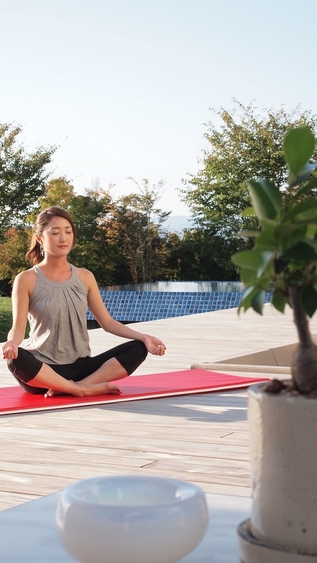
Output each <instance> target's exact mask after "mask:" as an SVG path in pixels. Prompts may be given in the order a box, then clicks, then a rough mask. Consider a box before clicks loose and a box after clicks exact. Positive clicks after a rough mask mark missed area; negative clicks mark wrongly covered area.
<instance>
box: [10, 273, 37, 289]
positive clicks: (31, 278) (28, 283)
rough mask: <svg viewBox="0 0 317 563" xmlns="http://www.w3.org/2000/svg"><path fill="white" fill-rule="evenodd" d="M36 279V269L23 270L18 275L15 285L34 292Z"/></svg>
mask: <svg viewBox="0 0 317 563" xmlns="http://www.w3.org/2000/svg"><path fill="white" fill-rule="evenodd" d="M36 279H37V276H36V273H35V270H34V268H30V269H29V270H23V272H20V273H19V274H17V276H16V278H15V280H14V284H15V285H16V286H19V285H22V287H24V288H25V289H28V290H29V289H31V290H32V289H33V287H34V285H35V283H36Z"/></svg>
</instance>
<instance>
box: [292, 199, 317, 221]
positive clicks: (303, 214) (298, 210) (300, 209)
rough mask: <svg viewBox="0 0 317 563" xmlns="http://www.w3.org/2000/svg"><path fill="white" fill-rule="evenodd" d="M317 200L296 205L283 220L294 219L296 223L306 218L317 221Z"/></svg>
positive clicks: (308, 200) (309, 200)
mask: <svg viewBox="0 0 317 563" xmlns="http://www.w3.org/2000/svg"><path fill="white" fill-rule="evenodd" d="M316 210H317V199H316V198H314V199H313V198H311V199H306V200H305V201H302V202H301V203H297V205H294V207H292V208H291V209H290V211H289V212H288V213H286V214H285V220H287V221H288V220H292V219H296V220H297V221H305V220H307V219H308V218H310V217H312V218H315V219H316V221H317V211H316Z"/></svg>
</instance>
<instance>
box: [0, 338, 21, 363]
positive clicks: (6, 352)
mask: <svg viewBox="0 0 317 563" xmlns="http://www.w3.org/2000/svg"><path fill="white" fill-rule="evenodd" d="M2 357H3V359H4V360H15V359H16V358H17V357H18V346H17V344H16V342H14V340H8V341H7V342H5V343H4V344H3V346H2Z"/></svg>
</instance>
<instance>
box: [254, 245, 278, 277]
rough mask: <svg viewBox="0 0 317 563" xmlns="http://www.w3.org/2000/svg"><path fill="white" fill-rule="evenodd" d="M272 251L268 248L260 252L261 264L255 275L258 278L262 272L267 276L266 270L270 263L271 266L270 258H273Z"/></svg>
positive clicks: (268, 268)
mask: <svg viewBox="0 0 317 563" xmlns="http://www.w3.org/2000/svg"><path fill="white" fill-rule="evenodd" d="M273 255H274V253H273V252H272V251H270V250H266V251H265V252H262V264H261V265H260V266H259V268H258V271H257V277H258V279H260V278H261V277H262V276H263V274H266V276H265V277H267V273H268V271H270V267H269V266H270V265H271V266H272V258H273Z"/></svg>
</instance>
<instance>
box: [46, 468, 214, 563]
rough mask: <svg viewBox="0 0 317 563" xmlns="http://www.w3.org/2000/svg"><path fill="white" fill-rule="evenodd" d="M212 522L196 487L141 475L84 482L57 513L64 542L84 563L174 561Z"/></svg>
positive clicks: (61, 501)
mask: <svg viewBox="0 0 317 563" xmlns="http://www.w3.org/2000/svg"><path fill="white" fill-rule="evenodd" d="M208 520H209V515H208V507H207V502H206V498H205V495H204V493H203V491H202V490H201V489H200V488H199V487H197V486H196V485H193V484H192V483H187V482H185V481H179V480H177V479H167V478H161V477H150V476H136V475H135V476H133V475H119V476H109V477H97V478H92V479H86V480H83V481H78V482H77V483H74V484H73V485H71V486H70V487H68V488H67V489H65V490H64V491H63V492H62V493H61V495H60V497H59V502H58V506H57V513H56V522H57V526H58V530H59V535H60V539H61V541H62V544H63V545H64V547H65V549H66V550H67V551H68V552H69V553H70V554H71V555H72V556H73V557H74V558H75V559H77V560H78V561H81V562H82V563H149V561H151V563H174V562H175V561H177V560H178V559H180V558H181V557H183V556H184V555H186V554H187V553H189V552H190V551H192V550H193V549H194V548H195V547H196V545H197V544H198V543H199V542H200V541H201V540H202V538H203V536H204V535H205V532H206V530H207V526H208Z"/></svg>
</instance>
